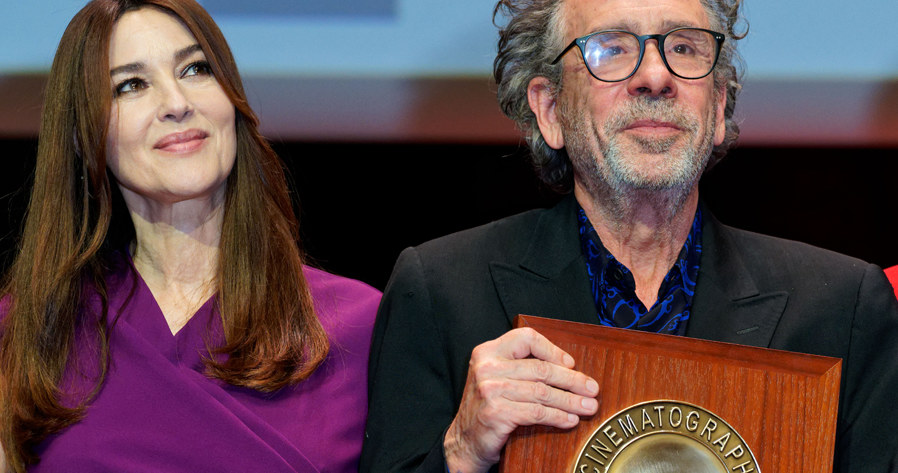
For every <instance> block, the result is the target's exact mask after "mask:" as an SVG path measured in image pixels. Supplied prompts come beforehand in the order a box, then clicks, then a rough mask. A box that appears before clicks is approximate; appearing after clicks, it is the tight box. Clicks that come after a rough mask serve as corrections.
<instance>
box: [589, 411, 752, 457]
mask: <svg viewBox="0 0 898 473" xmlns="http://www.w3.org/2000/svg"><path fill="white" fill-rule="evenodd" d="M727 472H737V473H749V472H757V473H760V468H759V467H758V464H757V462H756V461H755V456H754V454H753V453H752V451H751V449H750V448H749V447H748V445H746V443H745V441H744V440H742V437H740V436H739V434H738V433H737V432H736V430H735V429H733V428H732V427H731V426H730V425H729V424H727V423H726V422H725V421H724V420H723V419H721V418H720V417H718V416H717V415H715V414H714V413H712V412H710V411H708V410H706V409H704V408H702V407H699V406H695V405H692V404H688V403H685V402H680V401H650V402H644V403H641V404H636V405H633V406H630V407H628V408H626V409H624V410H622V411H620V412H618V413H617V414H615V415H613V416H612V417H610V418H609V419H608V420H606V421H605V422H603V423H602V425H601V426H599V428H598V429H596V430H595V431H594V432H593V434H592V435H591V436H590V438H589V440H588V441H587V442H586V444H585V445H584V446H583V449H582V450H581V451H580V456H579V457H578V458H577V463H576V464H575V465H574V470H573V473H727Z"/></svg>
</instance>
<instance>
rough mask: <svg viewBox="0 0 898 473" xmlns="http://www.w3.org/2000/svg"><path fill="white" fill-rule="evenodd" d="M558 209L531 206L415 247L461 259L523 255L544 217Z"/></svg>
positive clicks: (437, 255)
mask: <svg viewBox="0 0 898 473" xmlns="http://www.w3.org/2000/svg"><path fill="white" fill-rule="evenodd" d="M555 211H556V210H555V209H552V208H549V209H532V210H528V211H526V212H521V213H519V214H515V215H511V216H509V217H505V218H501V219H499V220H494V221H492V222H489V223H486V224H483V225H479V226H476V227H473V228H468V229H465V230H461V231H458V232H455V233H450V234H448V235H445V236H442V237H439V238H435V239H433V240H430V241H427V242H424V243H422V244H420V245H417V246H415V247H414V249H415V251H417V252H418V254H420V255H422V257H426V258H438V259H441V260H443V259H445V260H458V259H459V258H465V257H476V258H477V259H479V258H484V257H511V256H517V255H520V254H523V252H525V251H526V250H527V249H528V247H529V245H530V241H531V239H532V236H533V232H534V231H536V226H537V223H538V222H539V220H540V219H541V218H543V217H544V216H545V215H547V214H548V213H550V212H555Z"/></svg>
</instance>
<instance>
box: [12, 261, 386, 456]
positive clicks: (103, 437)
mask: <svg viewBox="0 0 898 473" xmlns="http://www.w3.org/2000/svg"><path fill="white" fill-rule="evenodd" d="M119 273H120V274H116V275H112V277H110V279H109V314H110V318H111V317H112V316H113V314H116V313H117V311H118V310H119V309H120V308H122V307H124V308H123V309H122V313H121V316H120V318H119V320H118V322H117V323H116V325H115V327H114V329H113V330H112V332H111V336H110V361H111V364H110V367H109V371H108V374H107V377H106V381H105V382H104V383H103V386H102V389H101V390H100V392H99V394H98V395H97V397H96V398H95V399H94V401H93V402H92V403H91V404H90V405H89V407H88V409H87V414H86V416H85V418H84V419H83V420H82V421H81V422H79V423H77V424H74V425H72V426H71V427H69V428H67V429H65V430H63V431H62V432H61V433H59V434H57V435H55V436H52V437H50V438H48V439H47V440H45V441H44V442H43V443H42V444H41V445H40V448H39V452H38V453H39V454H40V455H41V461H40V462H39V463H38V464H37V465H35V466H33V467H32V468H31V469H30V470H29V471H33V472H65V473H79V472H92V473H97V472H284V473H288V472H291V473H292V472H351V471H353V472H354V471H357V470H358V458H359V452H360V451H361V444H362V437H363V435H364V426H365V416H366V409H367V393H366V377H367V360H368V349H369V345H370V338H371V329H372V326H373V323H374V316H375V313H376V311H377V304H378V303H379V301H380V296H381V294H380V292H379V291H377V290H376V289H373V288H371V287H369V286H367V285H365V284H363V283H360V282H358V281H353V280H350V279H346V278H341V277H338V276H334V275H331V274H328V273H325V272H323V271H319V270H316V269H311V268H305V269H304V274H305V277H306V281H307V282H308V284H309V288H310V290H311V293H312V298H313V300H314V304H315V309H316V312H317V314H318V317H319V319H320V320H321V323H322V325H323V326H324V329H325V331H326V332H327V334H328V336H329V339H330V343H331V349H330V353H329V354H328V356H327V358H326V360H325V361H324V363H322V364H321V366H320V367H319V368H318V369H317V371H315V373H313V374H312V376H311V377H310V378H308V379H307V380H305V381H304V382H302V383H299V384H298V385H296V386H293V387H287V388H284V389H282V390H281V391H279V392H277V393H275V394H263V393H259V392H257V391H253V390H250V389H245V388H237V387H234V386H230V385H227V384H224V383H222V382H220V381H214V380H210V379H209V378H207V377H205V376H203V374H202V369H203V368H202V361H201V360H202V358H201V354H202V353H207V351H206V349H205V346H206V345H205V340H204V338H209V339H210V340H211V341H215V340H221V332H222V329H221V322H220V320H219V318H218V317H217V316H216V314H215V313H214V309H213V306H214V304H213V302H212V300H210V301H207V302H206V303H205V305H203V306H202V307H201V308H200V309H199V310H198V311H197V313H196V314H195V315H194V316H193V318H191V319H190V321H188V322H187V324H186V325H185V326H184V327H183V328H182V329H181V330H180V331H179V332H178V333H177V334H176V335H172V333H171V331H170V330H169V328H168V325H167V324H166V321H165V318H164V317H163V315H162V312H161V310H160V309H159V306H158V305H157V304H156V301H155V299H154V298H153V295H152V294H151V292H150V290H149V289H148V288H147V286H146V284H145V283H144V281H143V280H142V279H140V277H139V276H137V281H136V287H135V291H134V294H133V295H132V296H131V298H130V300H128V295H129V293H130V291H131V288H132V287H133V284H134V279H133V278H131V277H130V275H128V273H129V271H120V272H119ZM135 274H136V273H135ZM94 307H97V306H96V305H95V304H94ZM95 312H96V311H95ZM75 366H77V363H76V364H75ZM71 367H72V365H70V369H69V371H68V372H67V376H66V380H65V381H64V382H63V387H64V389H67V390H73V391H72V392H76V391H77V390H78V389H79V386H80V385H79V382H78V381H73V379H75V380H77V379H81V378H80V377H78V376H72V372H73V371H72V369H71ZM82 384H83V383H82ZM66 386H68V387H66ZM81 387H83V386H81Z"/></svg>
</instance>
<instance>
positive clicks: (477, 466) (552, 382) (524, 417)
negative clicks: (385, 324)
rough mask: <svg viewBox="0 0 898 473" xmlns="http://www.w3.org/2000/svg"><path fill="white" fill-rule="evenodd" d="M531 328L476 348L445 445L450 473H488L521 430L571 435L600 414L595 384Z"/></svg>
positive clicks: (568, 357)
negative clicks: (555, 430)
mask: <svg viewBox="0 0 898 473" xmlns="http://www.w3.org/2000/svg"><path fill="white" fill-rule="evenodd" d="M573 367H574V359H573V358H572V357H571V356H570V355H569V354H567V353H565V352H564V351H563V350H561V349H560V348H558V347H557V346H555V345H553V344H552V342H550V341H549V340H547V339H546V338H545V337H543V336H542V335H540V334H539V333H537V332H536V331H535V330H533V329H531V328H520V329H515V330H512V331H510V332H508V333H506V334H505V335H503V336H501V337H499V338H497V339H495V340H491V341H489V342H485V343H483V344H480V345H478V346H477V347H476V348H474V351H473V352H472V353H471V362H470V364H469V366H468V378H467V381H466V382H465V391H464V394H463V395H462V399H461V405H460V406H459V409H458V413H457V414H456V415H455V419H453V420H452V424H451V425H450V426H449V430H448V431H447V432H446V438H445V439H444V441H443V450H444V452H445V454H446V463H447V464H448V466H449V471H451V472H452V473H458V472H462V473H475V472H484V471H486V470H488V469H489V467H490V466H492V465H493V464H495V463H496V462H498V461H499V453H500V452H501V451H502V447H503V446H504V445H505V442H506V441H507V440H508V436H509V435H510V434H511V432H512V431H513V430H514V429H515V428H517V427H518V426H519V425H535V424H539V425H547V426H552V427H558V428H562V429H569V428H571V427H574V426H575V425H577V422H579V421H580V417H579V416H581V415H592V414H595V413H596V410H597V409H598V401H596V399H595V396H596V395H597V394H598V392H599V385H598V383H596V381H595V380H594V379H592V378H590V377H588V376H586V375H584V374H583V373H580V372H577V371H574V370H573V369H571V368H573Z"/></svg>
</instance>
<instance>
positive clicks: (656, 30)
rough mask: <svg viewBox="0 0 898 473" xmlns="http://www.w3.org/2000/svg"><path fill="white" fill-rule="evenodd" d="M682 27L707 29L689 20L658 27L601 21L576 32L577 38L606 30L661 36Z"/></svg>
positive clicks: (626, 22)
mask: <svg viewBox="0 0 898 473" xmlns="http://www.w3.org/2000/svg"><path fill="white" fill-rule="evenodd" d="M683 27H692V28H707V27H708V26H707V25H703V24H701V23H700V22H698V21H690V20H664V21H663V22H662V23H661V25H660V26H654V25H648V26H644V25H641V24H640V23H639V22H638V21H633V20H620V21H610V22H603V21H601V20H599V21H597V22H593V23H591V26H590V27H589V28H587V29H586V30H585V31H582V32H576V33H575V34H577V36H578V37H579V36H583V35H586V34H590V33H596V32H599V31H608V30H623V31H629V32H631V33H636V34H640V35H642V34H663V33H667V32H668V31H670V30H673V29H676V28H683Z"/></svg>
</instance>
